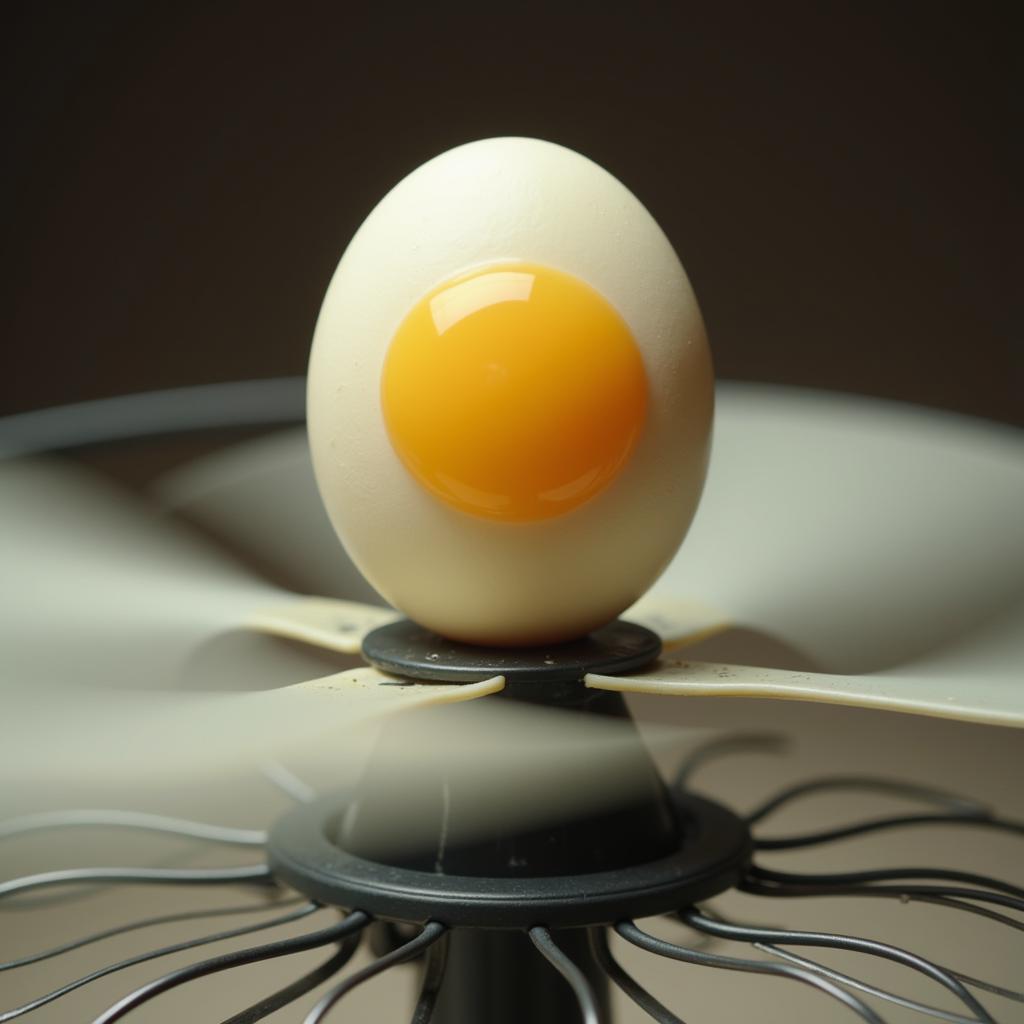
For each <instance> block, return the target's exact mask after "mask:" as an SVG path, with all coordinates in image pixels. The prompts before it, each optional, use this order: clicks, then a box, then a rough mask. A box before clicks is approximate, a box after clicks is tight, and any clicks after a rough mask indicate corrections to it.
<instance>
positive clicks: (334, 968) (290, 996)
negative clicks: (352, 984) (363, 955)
mask: <svg viewBox="0 0 1024 1024" xmlns="http://www.w3.org/2000/svg"><path fill="white" fill-rule="evenodd" d="M361 938H362V932H356V934H355V935H349V936H348V937H347V938H346V939H345V940H344V941H343V942H342V943H341V946H340V948H339V949H338V952H337V953H335V954H334V955H333V956H332V957H331V958H330V959H329V960H325V961H324V962H323V963H322V964H320V966H319V967H316V968H314V969H313V970H312V971H310V972H309V974H305V975H303V976H302V977H301V978H299V979H298V980H297V981H293V982H292V983H291V984H290V985H286V986H285V987H284V988H282V989H280V990H279V991H278V992H274V993H273V994H272V995H269V996H266V997H265V998H264V999H261V1000H260V1001H259V1002H258V1003H254V1004H253V1005H252V1006H250V1007H249V1008H248V1009H246V1010H242V1011H241V1012H240V1013H236V1014H235V1015H234V1016H232V1017H228V1019H227V1020H225V1021H222V1022H221V1024H255V1022H256V1021H260V1020H263V1019H264V1017H269V1016H270V1014H272V1013H273V1012H274V1011H275V1010H279V1009H281V1007H282V1006H287V1005H288V1004H289V1003H293V1002H295V1000H296V999H299V998H300V997H302V996H304V995H305V994H306V993H307V992H310V991H312V990H313V989H314V988H316V987H317V985H319V984H320V983H321V982H324V981H327V979H328V978H333V977H334V975H335V974H337V973H338V971H340V970H341V969H342V968H343V967H344V966H345V964H347V963H348V962H349V960H351V959H352V956H353V955H354V953H355V951H356V950H357V949H358V948H359V940H360V939H361Z"/></svg>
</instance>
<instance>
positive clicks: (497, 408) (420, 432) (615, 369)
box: [381, 263, 647, 522]
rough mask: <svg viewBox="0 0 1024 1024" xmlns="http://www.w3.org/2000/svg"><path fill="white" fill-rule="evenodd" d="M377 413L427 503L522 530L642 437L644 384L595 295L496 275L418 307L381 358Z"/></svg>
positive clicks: (587, 492) (586, 289) (513, 271)
mask: <svg viewBox="0 0 1024 1024" xmlns="http://www.w3.org/2000/svg"><path fill="white" fill-rule="evenodd" d="M381 401H382V404H383V410H384V420H385V423H386V425H387V429H388V433H389V435H390V438H391V443H392V444H393V445H394V448H395V450H396V452H397V453H398V455H399V457H400V458H401V459H402V462H403V463H404V464H405V466H406V467H407V468H408V470H409V471H410V472H411V473H412V474H413V476H414V477H415V478H416V479H417V480H418V481H419V482H420V483H421V484H422V485H423V486H424V487H426V488H427V489H428V490H429V491H431V492H432V493H433V494H434V495H435V496H436V497H437V498H439V499H440V500H442V501H444V502H446V503H448V504H449V505H452V506H454V507H455V508H457V509H460V510H461V511H463V512H468V513H470V514H472V515H476V516H484V517H486V518H489V519H497V520H505V521H514V522H526V521H531V520H538V519H547V518H549V517H551V516H557V515H562V514H563V513H565V512H568V511H570V510H571V509H574V508H576V507H577V506H579V505H581V504H583V502H585V501H587V500H588V499H590V498H592V497H593V496H594V495H595V494H597V493H598V492H599V491H601V490H603V489H604V488H605V487H607V486H608V484H609V483H610V482H611V481H612V480H613V479H614V478H615V476H616V475H617V474H618V473H619V471H620V470H621V469H622V467H623V466H624V465H625V463H626V461H627V460H628V458H629V455H630V453H631V452H632V450H633V447H634V445H635V444H636V441H637V439H638V437H639V435H640V432H641V430H642V428H643V424H644V419H645V416H646V412H647V378H646V375H645V373H644V366H643V361H642V359H641V357H640V352H639V350H638V349H637V346H636V342H635V341H634V340H633V336H632V334H631V333H630V331H629V328H628V327H627V326H626V324H625V323H624V322H623V320H622V317H620V316H619V314H618V313H617V312H616V311H615V310H614V309H613V308H612V307H611V305H610V304H609V303H608V302H607V301H606V300H605V299H604V298H603V297H602V296H601V295H599V294H598V293H597V292H596V291H595V290H594V289H593V288H591V287H590V286H589V285H587V284H584V283H583V282H582V281H580V280H578V279H577V278H575V277H573V276H571V275H570V274H566V273H563V272H562V271H560V270H553V269H551V268H550V267H544V266H537V265H535V264H531V263H508V264H501V265H490V266H486V267H482V268H479V269H477V270H474V271H472V272H470V273H467V274H464V275H462V276H460V277H457V278H455V279H454V280H452V281H448V282H446V283H445V284H442V285H441V286H439V287H437V288H435V289H434V290H433V291H432V292H430V293H429V294H428V295H427V296H426V297H424V298H423V299H422V300H420V302H418V303H417V305H416V306H415V307H414V308H413V309H412V311H411V312H410V313H409V315H408V316H407V317H406V318H405V320H404V321H403V322H402V324H401V326H400V327H399V328H398V331H397V332H396V334H395V337H394V339H393V340H392V342H391V346H390V348H389V350H388V353H387V357H386V359H385V363H384V371H383V376H382V380H381Z"/></svg>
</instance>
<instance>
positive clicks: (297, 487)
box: [154, 430, 382, 604]
mask: <svg viewBox="0 0 1024 1024" xmlns="http://www.w3.org/2000/svg"><path fill="white" fill-rule="evenodd" d="M353 490H354V492H358V491H359V488H358V484H357V483H356V482H354V483H353ZM154 497H155V499H156V500H157V501H158V502H159V503H160V504H161V505H162V506H163V507H164V508H167V509H171V510H173V511H175V512H177V513H181V514H183V515H185V516H186V517H187V518H188V519H189V520H190V521H194V522H197V523H199V524H200V525H202V527H203V528H204V529H206V530H208V531H209V532H211V533H212V534H213V535H214V536H218V537H224V538H226V539H228V540H230V542H231V546H232V549H233V550H240V551H242V552H244V553H246V554H247V555H250V556H252V557H253V558H254V559H255V560H256V563H257V564H259V565H261V566H265V567H267V568H268V569H269V570H271V571H272V572H273V574H274V576H275V578H276V579H279V580H280V581H281V582H283V583H285V584H286V585H287V586H289V587H290V588H292V589H294V590H298V591H301V592H302V593H309V594H321V595H323V596H325V597H343V598H347V599H355V600H358V601H369V602H371V603H378V604H379V603H382V602H381V598H380V597H379V596H378V595H377V593H376V592H375V591H374V590H373V588H372V587H371V586H370V585H369V584H368V583H367V582H366V580H364V579H363V577H362V575H361V574H360V573H359V570H358V569H356V567H355V566H354V565H353V564H352V562H351V561H350V560H349V558H348V556H347V555H346V553H345V550H344V548H343V547H342V546H341V544H340V542H339V541H338V538H337V535H336V534H335V532H334V528H333V527H332V526H331V524H330V521H329V520H328V518H327V513H326V512H325V511H324V507H323V502H322V501H321V500H320V493H319V491H318V490H317V486H316V480H315V478H314V476H313V464H312V462H311V461H310V456H309V444H308V442H307V440H306V432H305V430H287V431H281V432H279V433H275V434H271V435H269V436H266V437H261V438H257V439H255V440H251V441H245V442H243V443H241V444H237V445H232V446H231V447H229V448H225V449H222V450H220V451H217V452H214V453H213V454H211V455H206V456H204V457H202V458H200V459H197V460H195V461H194V462H190V463H188V464H187V465H185V466H182V467H179V468H177V469H174V470H173V471H171V472H170V473H168V474H167V475H165V476H164V477H162V478H161V479H160V480H158V481H157V483H156V484H155V485H154Z"/></svg>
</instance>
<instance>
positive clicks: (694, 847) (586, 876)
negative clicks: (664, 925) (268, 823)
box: [268, 793, 751, 929]
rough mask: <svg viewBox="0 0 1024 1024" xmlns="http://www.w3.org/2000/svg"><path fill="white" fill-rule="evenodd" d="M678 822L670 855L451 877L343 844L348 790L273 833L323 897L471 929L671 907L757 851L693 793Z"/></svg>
mask: <svg viewBox="0 0 1024 1024" xmlns="http://www.w3.org/2000/svg"><path fill="white" fill-rule="evenodd" d="M673 805H674V808H675V811H676V817H677V821H678V823H679V825H678V832H677V840H676V844H675V848H674V849H673V850H672V851H671V852H670V853H668V854H667V855H666V856H663V857H659V858H657V859H655V860H652V861H646V862H642V863H638V864H634V865H631V866H629V867H626V868H619V869H616V870H612V871H596V872H587V873H583V874H567V875H547V876H539V877H503V878H497V877H486V876H469V875H447V874H438V873H431V872H427V871H419V870H411V869H408V868H402V867H395V866H393V865H389V864H381V863H377V862H375V861H370V860H366V859H364V858H362V857H359V856H356V855H355V854H353V853H351V852H350V851H348V850H346V849H344V848H343V847H342V846H341V845H340V843H339V841H338V831H339V829H338V821H339V818H340V817H341V815H342V814H343V813H344V808H345V796H344V794H342V795H339V794H334V795H332V796H328V797H325V798H321V799H319V800H317V801H315V802H313V803H310V804H305V805H303V806H301V807H298V808H296V809H295V810H293V811H292V812H290V813H289V814H287V815H286V816H285V817H284V818H283V819H281V820H280V821H279V822H278V823H277V825H276V826H275V827H274V828H273V829H272V830H271V834H270V842H269V847H268V849H269V858H270V865H271V868H272V870H273V871H274V874H275V876H276V877H278V878H280V879H281V880H282V881H284V882H287V883H288V884H289V885H290V886H292V887H293V888H294V889H297V890H298V891H299V892H301V893H303V894H305V895H307V896H309V897H311V898H312V899H316V900H320V901H321V902H323V903H327V904H331V905H335V906H342V907H347V908H350V909H359V910H363V911H365V912H367V913H369V914H372V915H373V916H374V917H378V918H383V919H387V920H395V921H405V922H425V921H427V920H436V921H441V922H442V923H444V924H446V925H449V926H453V927H454V926H459V927H469V928H518V929H521V928H529V927H531V926H533V925H535V924H538V923H543V924H545V925H546V926H548V927H551V928H572V927H583V926H591V925H599V924H610V923H612V922H614V921H617V920H621V919H626V918H634V917H645V916H649V915H653V914H662V913H669V912H672V911H675V910H678V909H679V908H680V907H685V906H689V905H691V904H692V903H694V902H696V901H699V900H704V899H708V898H709V897H711V896H715V895H717V894H718V893H721V892H724V891H725V890H726V889H729V888H731V887H733V886H735V885H736V883H737V882H738V881H739V879H740V878H741V876H742V875H743V874H744V872H745V870H746V868H747V866H748V864H749V861H750V855H751V841H750V835H749V833H748V831H747V827H746V825H745V824H744V823H743V821H742V820H741V819H740V818H738V817H737V816H736V815H735V814H733V813H732V812H731V811H729V810H727V809H726V808H724V807H722V806H720V805H718V804H716V803H712V802H711V801H709V800H705V799H703V798H701V797H697V796H694V795H692V794H689V793H678V794H675V795H674V796H673Z"/></svg>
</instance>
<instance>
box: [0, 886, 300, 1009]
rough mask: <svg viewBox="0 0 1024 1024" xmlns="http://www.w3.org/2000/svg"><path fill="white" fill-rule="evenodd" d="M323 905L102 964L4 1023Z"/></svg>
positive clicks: (38, 1000)
mask: <svg viewBox="0 0 1024 1024" xmlns="http://www.w3.org/2000/svg"><path fill="white" fill-rule="evenodd" d="M319 909H320V904H319V903H305V904H303V905H302V906H301V907H300V908H299V909H298V910H293V911H292V912H291V913H289V914H285V915H283V916H279V917H275V918H272V919H271V920H269V921H260V922H259V923H258V924H251V925H247V926H246V927H244V928H232V929H231V930H230V931H225V932H216V933H215V934H213V935H205V936H203V937H201V938H198V939H189V940H187V941H185V942H176V943H174V945H172V946H162V947H161V948H160V949H153V950H149V951H148V952H146V953H139V954H138V955H136V956H132V957H128V959H126V960H120V961H118V962H117V963H115V964H108V965H107V966H105V967H100V968H98V969H97V970H95V971H91V972H90V973H89V974H85V975H83V976H82V977H81V978H76V979H75V980H74V981H69V982H68V983H67V984H66V985H61V986H60V987H59V988H55V989H54V990H53V991H52V992H47V993H46V995H42V996H39V997H38V998H37V999H33V1000H32V1001H31V1002H28V1003H24V1004H23V1005H22V1006H16V1007H15V1008H14V1009H12V1010H7V1011H6V1012H4V1013H0V1024H3V1022H5V1021H9V1020H14V1019H15V1018H17V1017H20V1016H22V1015H23V1014H26V1013H29V1012H30V1011H32V1010H38V1009H39V1007H41V1006H46V1005H47V1003H52V1002H54V1001H55V1000H57V999H60V998H61V997H62V996H66V995H68V993H70V992H74V991H76V990H77V989H80V988H82V987H83V986H85V985H88V984H89V983H90V982H93V981H97V980H98V979H100V978H105V977H106V976H107V975H108V974H116V973H117V972H118V971H123V970H125V968H128V967H134V966H135V965H136V964H142V963H146V962H147V961H148V960H156V959H157V958H159V957H162V956H170V955H171V954H172V953H181V952H183V951H184V950H186V949H194V948H196V947H197V946H205V945H208V944H209V943H211V942H220V941H222V940H223V939H233V938H235V937H237V936H239V935H248V934H249V933H250V932H258V931H262V930H264V929H266V928H275V927H277V926H278V925H282V924H289V923H290V922H292V921H297V920H299V918H302V917H307V916H308V915H309V914H312V913H313V912H314V911H317V910H319Z"/></svg>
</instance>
